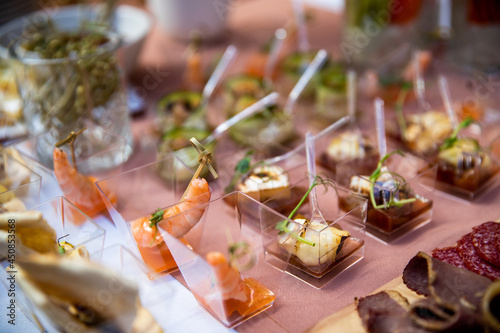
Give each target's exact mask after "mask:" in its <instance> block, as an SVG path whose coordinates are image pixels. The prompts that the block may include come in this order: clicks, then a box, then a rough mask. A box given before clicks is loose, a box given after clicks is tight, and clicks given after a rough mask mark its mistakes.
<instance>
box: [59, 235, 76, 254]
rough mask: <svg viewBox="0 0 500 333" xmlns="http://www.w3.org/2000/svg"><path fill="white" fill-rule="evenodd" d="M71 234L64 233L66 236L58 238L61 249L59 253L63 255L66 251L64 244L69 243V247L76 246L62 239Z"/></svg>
mask: <svg viewBox="0 0 500 333" xmlns="http://www.w3.org/2000/svg"><path fill="white" fill-rule="evenodd" d="M68 236H69V234H67V235H64V236H61V237H59V238H58V239H57V247H58V249H59V254H61V255H63V254H65V253H66V249H65V248H64V245H68V246H69V247H71V248H74V247H75V246H74V245H73V244H71V243H68V242H66V241H61V239H63V238H65V237H68Z"/></svg>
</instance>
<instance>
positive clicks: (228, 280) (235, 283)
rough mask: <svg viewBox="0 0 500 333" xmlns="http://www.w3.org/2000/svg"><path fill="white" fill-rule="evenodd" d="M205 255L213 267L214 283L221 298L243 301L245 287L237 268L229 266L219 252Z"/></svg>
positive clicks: (244, 299)
mask: <svg viewBox="0 0 500 333" xmlns="http://www.w3.org/2000/svg"><path fill="white" fill-rule="evenodd" d="M205 257H206V259H207V262H208V263H209V264H210V266H212V267H213V269H214V273H215V277H216V284H217V286H218V289H219V290H220V292H221V293H222V297H223V299H231V298H232V299H236V300H238V301H242V302H245V301H246V300H247V299H248V295H247V288H246V285H245V283H244V282H243V280H242V279H241V276H240V273H239V272H238V270H237V269H236V268H234V267H231V266H230V265H229V263H228V262H227V260H226V258H225V257H224V255H223V254H222V253H220V252H217V251H212V252H208V253H207V254H206V256H205Z"/></svg>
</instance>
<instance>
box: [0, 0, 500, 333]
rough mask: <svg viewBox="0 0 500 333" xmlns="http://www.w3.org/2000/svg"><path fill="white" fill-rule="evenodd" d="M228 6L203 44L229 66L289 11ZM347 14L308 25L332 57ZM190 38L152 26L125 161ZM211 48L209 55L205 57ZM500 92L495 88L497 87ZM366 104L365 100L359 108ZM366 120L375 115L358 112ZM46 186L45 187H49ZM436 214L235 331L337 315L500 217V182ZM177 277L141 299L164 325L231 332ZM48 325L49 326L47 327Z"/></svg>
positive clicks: (266, 4)
mask: <svg viewBox="0 0 500 333" xmlns="http://www.w3.org/2000/svg"><path fill="white" fill-rule="evenodd" d="M235 3H236V5H235V6H234V7H231V8H230V10H231V12H230V15H229V21H228V29H227V34H226V35H225V36H224V37H223V38H222V39H221V40H220V41H218V42H213V43H209V44H206V45H204V48H203V50H204V51H203V52H204V61H207V62H208V59H211V58H213V55H214V54H216V53H217V52H221V50H223V49H224V47H225V45H227V44H229V43H233V44H234V45H236V46H237V47H238V50H239V52H240V57H239V58H238V59H237V61H236V63H235V64H234V66H233V67H232V70H231V71H233V72H236V71H237V70H238V68H241V66H242V64H244V63H245V61H246V60H247V59H248V56H249V55H250V54H251V52H252V51H254V50H255V49H256V48H257V47H259V46H261V45H262V44H264V43H265V42H266V41H267V40H268V39H269V37H270V36H271V35H272V32H273V31H274V30H275V29H277V28H279V27H282V26H284V25H285V23H286V22H287V20H288V18H289V17H290V15H291V7H290V6H289V2H288V1H286V0H273V1H268V0H254V1H236V2H235ZM341 27H342V17H341V15H340V14H338V13H334V12H328V11H324V10H315V11H314V21H313V22H312V23H311V25H310V31H309V36H310V43H311V46H312V48H314V49H317V48H321V47H324V48H326V49H327V50H328V51H330V52H332V54H333V55H334V56H337V57H340V55H341V54H340V51H339V48H338V42H339V41H340V31H341ZM185 47H186V45H185V44H184V43H183V42H180V41H176V40H174V39H172V38H170V37H168V36H166V35H165V34H164V33H163V32H162V31H161V30H160V29H159V28H157V27H155V28H154V29H153V30H152V32H151V34H150V36H149V37H148V39H147V40H146V44H145V46H144V49H143V52H142V53H141V57H140V59H139V64H138V66H137V69H136V71H135V72H134V73H133V75H132V76H131V82H132V83H133V84H135V85H136V89H137V91H139V92H140V93H142V95H143V96H146V98H147V103H148V110H147V112H146V113H145V114H144V115H141V116H138V117H136V118H134V119H133V131H134V136H135V139H136V140H135V142H136V152H135V153H134V155H133V156H132V157H131V159H130V161H129V162H128V163H127V165H126V167H127V168H132V167H134V166H139V165H141V164H144V163H145V162H147V161H150V160H151V156H150V155H147V154H145V153H144V152H142V151H141V149H144V147H146V146H147V145H148V142H147V141H146V140H145V138H147V133H148V132H149V131H150V129H151V123H152V119H153V117H154V111H155V103H156V102H157V100H158V99H159V98H160V96H162V95H163V94H164V93H166V92H167V91H171V90H173V89H175V88H176V87H178V86H179V85H180V84H179V82H180V81H181V77H182V72H183V69H184V60H183V57H182V56H183V53H184V52H185ZM205 55H206V56H205ZM494 93H495V94H496V96H497V97H499V95H498V91H495V92H494ZM361 108H362V107H361ZM361 121H362V122H363V124H365V125H366V124H369V123H370V121H371V116H366V117H361ZM53 190H54V189H46V188H45V189H42V198H41V199H42V200H43V196H46V197H50V196H51V195H53V194H54V193H55V192H52V191H53ZM44 191H45V192H44ZM433 200H434V213H433V218H432V222H431V223H429V224H427V225H425V226H423V227H421V228H419V229H417V230H414V231H413V232H411V233H409V234H407V235H405V236H403V237H401V238H399V239H397V240H396V241H394V242H392V243H391V244H390V245H385V244H383V243H381V242H380V241H378V240H376V239H373V238H371V237H367V238H366V241H365V251H364V258H363V259H362V260H361V261H360V262H359V263H357V264H356V265H354V266H353V267H351V268H349V269H348V270H347V271H345V272H343V273H342V274H340V275H339V276H337V277H336V278H335V279H334V280H333V281H331V282H330V283H328V284H327V285H326V286H325V287H323V288H322V289H320V290H318V289H315V288H313V287H311V286H309V285H307V284H305V283H303V282H301V281H299V280H298V279H296V278H295V277H293V276H290V275H286V274H285V276H284V278H283V281H282V286H281V289H280V291H279V294H278V298H277V299H276V301H275V303H274V305H273V307H272V308H271V309H269V310H268V311H266V312H264V313H262V314H261V315H259V316H257V317H254V318H253V319H251V320H248V321H247V322H244V323H243V324H241V325H240V326H237V327H236V328H235V329H234V330H236V331H238V332H257V331H258V332H303V331H306V330H308V329H309V328H311V327H313V326H314V325H315V324H316V323H317V322H318V321H320V320H322V319H324V318H325V317H327V316H329V315H331V314H334V313H335V312H337V311H339V310H341V309H342V308H344V307H346V306H348V305H349V304H351V303H352V302H353V301H354V298H355V297H360V296H365V295H367V294H369V293H371V292H373V291H374V290H376V289H377V288H379V287H381V286H382V285H384V284H386V283H388V282H389V281H391V280H393V279H394V278H396V277H398V276H400V275H401V274H402V271H403V268H404V267H405V265H406V264H407V263H408V261H409V260H410V259H411V258H412V257H413V256H414V255H415V254H416V253H417V252H418V251H424V252H427V253H429V252H430V251H431V250H433V249H434V248H436V247H441V246H449V245H453V244H454V243H455V241H456V240H458V239H459V238H460V237H461V236H462V235H464V234H465V233H468V232H469V231H470V230H471V228H472V227H473V226H476V225H478V224H480V223H482V222H485V221H488V220H496V219H498V218H499V217H500V205H499V202H500V187H496V188H494V189H493V190H490V191H488V192H487V193H485V194H484V195H482V196H481V197H479V198H478V199H477V200H474V201H473V202H468V201H465V200H462V199H457V198H455V197H452V196H451V195H448V194H444V193H442V192H439V191H436V192H435V193H434V195H433ZM98 222H99V223H100V224H101V226H103V227H104V228H105V229H106V240H105V247H107V246H111V245H113V244H116V243H121V242H122V238H121V235H120V234H119V233H118V231H117V229H116V228H115V227H114V226H113V224H112V222H111V221H109V220H107V219H106V218H105V217H102V219H100V220H99V221H98ZM179 281H183V279H182V276H181V275H180V273H178V272H177V273H174V274H172V275H171V276H169V275H167V276H162V277H160V278H158V279H157V280H155V281H154V282H152V283H154V284H155V286H156V287H157V288H159V290H161V291H162V292H163V293H164V295H165V299H162V300H156V301H155V302H154V304H147V303H145V304H144V305H145V306H146V307H147V308H148V309H149V310H150V311H151V312H152V314H153V315H154V317H155V318H156V319H157V321H158V322H159V323H160V325H161V326H162V327H163V329H164V331H165V332H194V331H200V332H231V331H234V330H232V329H227V328H225V327H224V326H223V325H222V324H220V323H219V322H218V321H216V320H215V319H214V318H213V317H212V316H211V315H210V314H208V313H207V312H206V311H205V310H203V309H202V308H201V307H200V306H199V305H198V303H197V302H196V300H195V299H194V297H193V296H192V295H191V293H190V292H189V291H188V290H187V289H186V288H185V287H184V286H183V284H182V283H180V282H179ZM7 301H8V299H7V298H6V297H5V295H4V294H2V297H1V298H0V307H1V308H2V309H5V306H6V304H7V303H6V302H7ZM18 320H19V322H18V326H17V325H16V327H15V328H14V330H12V327H10V326H5V325H6V323H5V320H4V319H2V320H1V321H0V331H2V332H4V331H12V332H36V329H35V328H34V327H33V326H31V324H30V323H29V322H27V321H26V319H25V318H22V316H19V318H18ZM49 331H50V330H49Z"/></svg>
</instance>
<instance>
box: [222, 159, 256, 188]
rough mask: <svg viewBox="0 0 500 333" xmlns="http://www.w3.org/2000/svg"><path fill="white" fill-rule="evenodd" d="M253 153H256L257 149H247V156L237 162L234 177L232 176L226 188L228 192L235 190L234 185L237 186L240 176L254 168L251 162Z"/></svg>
mask: <svg viewBox="0 0 500 333" xmlns="http://www.w3.org/2000/svg"><path fill="white" fill-rule="evenodd" d="M253 154H255V151H253V150H250V151H247V153H246V154H245V156H244V157H243V158H242V159H241V160H240V161H239V162H238V163H237V164H236V166H235V167H234V174H233V178H231V182H230V183H229V185H227V186H226V188H225V189H224V191H225V192H226V193H229V192H232V191H234V187H235V186H236V183H238V181H239V180H240V178H241V177H242V176H243V175H244V174H246V173H247V172H248V171H250V170H251V169H252V167H253V165H252V164H251V162H252V156H253Z"/></svg>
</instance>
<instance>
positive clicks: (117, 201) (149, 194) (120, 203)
mask: <svg viewBox="0 0 500 333" xmlns="http://www.w3.org/2000/svg"><path fill="white" fill-rule="evenodd" d="M179 166H183V168H184V169H183V171H182V172H191V170H190V169H189V168H187V167H186V166H184V164H183V163H182V162H181V161H179V160H178V159H177V157H176V156H174V155H173V154H168V155H166V157H165V158H164V159H162V160H159V161H156V162H153V163H149V164H146V165H143V166H140V167H138V168H135V169H132V170H129V171H126V172H123V173H120V174H118V175H114V176H111V177H108V178H104V179H102V180H99V181H98V182H97V183H96V185H97V187H98V189H99V190H100V193H101V196H102V198H103V200H104V202H105V204H106V207H107V209H108V212H109V214H110V216H111V219H112V220H113V222H114V224H115V226H116V227H117V228H118V230H119V231H120V233H121V235H122V237H124V238H125V239H124V244H125V245H126V247H128V248H129V249H131V250H133V251H135V250H138V251H139V253H140V255H141V257H142V259H143V260H144V263H145V264H146V265H147V267H148V269H149V270H150V274H151V276H155V275H156V274H159V273H169V272H172V271H174V270H177V265H176V264H175V261H174V259H173V258H172V255H171V254H170V251H169V250H168V247H167V246H166V244H165V242H163V240H162V238H161V236H160V233H159V231H158V230H157V228H156V227H155V225H154V224H153V225H151V222H152V221H149V219H150V218H152V216H153V214H154V213H155V212H157V211H159V210H164V209H165V207H169V206H172V205H175V204H177V203H179V201H180V200H181V197H182V195H183V193H184V190H185V189H186V186H187V184H186V183H185V181H184V177H183V176H182V177H181V179H180V180H178V178H177V175H178V173H177V172H178V169H179ZM164 175H168V177H167V178H166V177H164ZM191 175H192V173H191ZM206 190H207V191H208V190H209V187H208V185H207V186H206ZM108 193H113V196H112V197H110V196H108V195H107V194H108ZM194 197H196V195H194ZM190 200H195V198H190ZM141 225H142V227H141Z"/></svg>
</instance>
